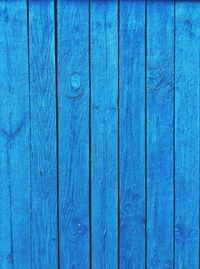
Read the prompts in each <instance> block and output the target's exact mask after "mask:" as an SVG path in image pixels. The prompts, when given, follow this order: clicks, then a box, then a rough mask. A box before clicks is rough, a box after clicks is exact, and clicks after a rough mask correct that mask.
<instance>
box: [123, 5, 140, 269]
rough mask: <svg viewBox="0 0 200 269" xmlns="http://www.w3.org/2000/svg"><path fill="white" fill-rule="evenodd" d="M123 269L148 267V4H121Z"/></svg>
mask: <svg viewBox="0 0 200 269" xmlns="http://www.w3.org/2000/svg"><path fill="white" fill-rule="evenodd" d="M120 216H121V220H120V268H122V269H123V268H141V269H142V268H144V264H145V225H144V224H145V1H134V2H131V1H129V0H126V1H123V0H122V1H121V2H120Z"/></svg>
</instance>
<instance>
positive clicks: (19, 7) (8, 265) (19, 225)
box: [0, 1, 31, 269]
mask: <svg viewBox="0 0 200 269" xmlns="http://www.w3.org/2000/svg"><path fill="white" fill-rule="evenodd" d="M0 58H1V60H0V88H1V90H0V147H1V151H0V268H2V269H13V268H21V269H26V268H30V258H31V255H30V249H31V248H30V133H29V88H28V42H27V6H26V1H17V2H14V1H1V2H0Z"/></svg>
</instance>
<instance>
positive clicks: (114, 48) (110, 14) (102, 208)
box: [90, 1, 118, 269]
mask: <svg viewBox="0 0 200 269" xmlns="http://www.w3.org/2000/svg"><path fill="white" fill-rule="evenodd" d="M90 16H91V17H90V31H91V41H90V46H91V176H92V181H91V192H92V195H91V197H92V204H91V206H92V218H91V222H92V246H91V247H92V268H93V269H97V268H99V269H100V268H105V269H106V268H118V105H117V102H118V5H117V1H98V2H97V1H91V6H90Z"/></svg>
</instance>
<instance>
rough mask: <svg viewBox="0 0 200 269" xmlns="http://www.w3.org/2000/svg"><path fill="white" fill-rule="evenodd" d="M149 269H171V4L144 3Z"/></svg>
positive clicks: (172, 182) (172, 217)
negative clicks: (145, 9)
mask: <svg viewBox="0 0 200 269" xmlns="http://www.w3.org/2000/svg"><path fill="white" fill-rule="evenodd" d="M146 12H147V15H146V16H147V18H146V19H147V22H146V23H147V29H146V35H147V44H146V68H147V69H146V110H147V116H146V146H147V148H146V156H147V159H146V161H147V163H146V169H147V171H146V172H147V174H146V176H147V186H146V187H147V189H146V199H147V200H146V201H147V208H146V209H147V227H146V236H147V237H146V240H147V241H146V244H147V249H146V251H147V252H146V257H147V264H146V266H147V268H149V269H150V268H152V269H155V268H156V269H163V268H173V251H174V249H173V248H174V240H173V234H174V3H173V1H163V0H162V1H155V0H153V1H152V0H151V1H147V11H146Z"/></svg>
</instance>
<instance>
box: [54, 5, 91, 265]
mask: <svg viewBox="0 0 200 269" xmlns="http://www.w3.org/2000/svg"><path fill="white" fill-rule="evenodd" d="M57 12H58V100H59V159H60V163H59V174H60V188H59V189H60V194H59V196H60V199H59V200H60V255H61V256H60V266H61V269H62V268H63V269H64V268H86V269H87V268H89V267H90V264H89V260H90V259H89V257H90V253H89V249H90V248H89V241H90V229H89V55H88V52H89V7H88V2H87V1H82V0H77V1H73V0H70V1H58V10H57Z"/></svg>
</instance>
